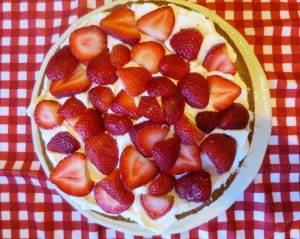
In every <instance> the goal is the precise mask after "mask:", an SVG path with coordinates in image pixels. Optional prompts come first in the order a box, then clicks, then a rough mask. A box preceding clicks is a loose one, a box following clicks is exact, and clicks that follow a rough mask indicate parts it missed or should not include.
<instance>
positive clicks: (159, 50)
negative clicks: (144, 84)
mask: <svg viewBox="0 0 300 239" xmlns="http://www.w3.org/2000/svg"><path fill="white" fill-rule="evenodd" d="M130 55H131V60H133V61H135V62H136V63H138V64H140V65H142V66H143V67H145V68H146V69H147V70H148V71H150V72H151V73H157V72H158V64H159V62H160V60H161V59H162V58H163V57H164V56H165V48H164V47H163V46H162V45H161V44H159V43H157V42H154V41H148V42H141V43H139V44H137V45H135V46H134V47H133V48H132V49H131V53H130ZM149 59H151V60H149Z"/></svg>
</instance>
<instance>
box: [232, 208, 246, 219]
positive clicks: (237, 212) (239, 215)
mask: <svg viewBox="0 0 300 239" xmlns="http://www.w3.org/2000/svg"><path fill="white" fill-rule="evenodd" d="M234 217H235V220H239V221H243V220H245V213H244V211H242V210H235V211H234Z"/></svg>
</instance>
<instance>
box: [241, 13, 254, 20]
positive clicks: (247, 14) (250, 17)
mask: <svg viewBox="0 0 300 239" xmlns="http://www.w3.org/2000/svg"><path fill="white" fill-rule="evenodd" d="M243 15H244V19H245V20H252V19H253V12H252V11H243Z"/></svg>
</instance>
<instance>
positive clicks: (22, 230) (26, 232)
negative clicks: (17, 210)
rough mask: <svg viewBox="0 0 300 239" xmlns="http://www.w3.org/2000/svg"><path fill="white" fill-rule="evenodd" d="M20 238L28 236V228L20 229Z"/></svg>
mask: <svg viewBox="0 0 300 239" xmlns="http://www.w3.org/2000/svg"><path fill="white" fill-rule="evenodd" d="M20 238H29V231H28V229H20Z"/></svg>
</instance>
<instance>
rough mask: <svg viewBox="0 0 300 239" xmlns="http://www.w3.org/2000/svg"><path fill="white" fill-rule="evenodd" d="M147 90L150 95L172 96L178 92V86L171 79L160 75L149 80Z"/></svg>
mask: <svg viewBox="0 0 300 239" xmlns="http://www.w3.org/2000/svg"><path fill="white" fill-rule="evenodd" d="M147 92H148V94H149V95H150V96H172V95H175V94H176V93H177V88H176V85H175V84H174V83H173V82H172V81H171V80H170V79H168V78H167V77H164V76H160V77H155V78H153V79H152V80H151V81H149V82H148V85H147Z"/></svg>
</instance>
